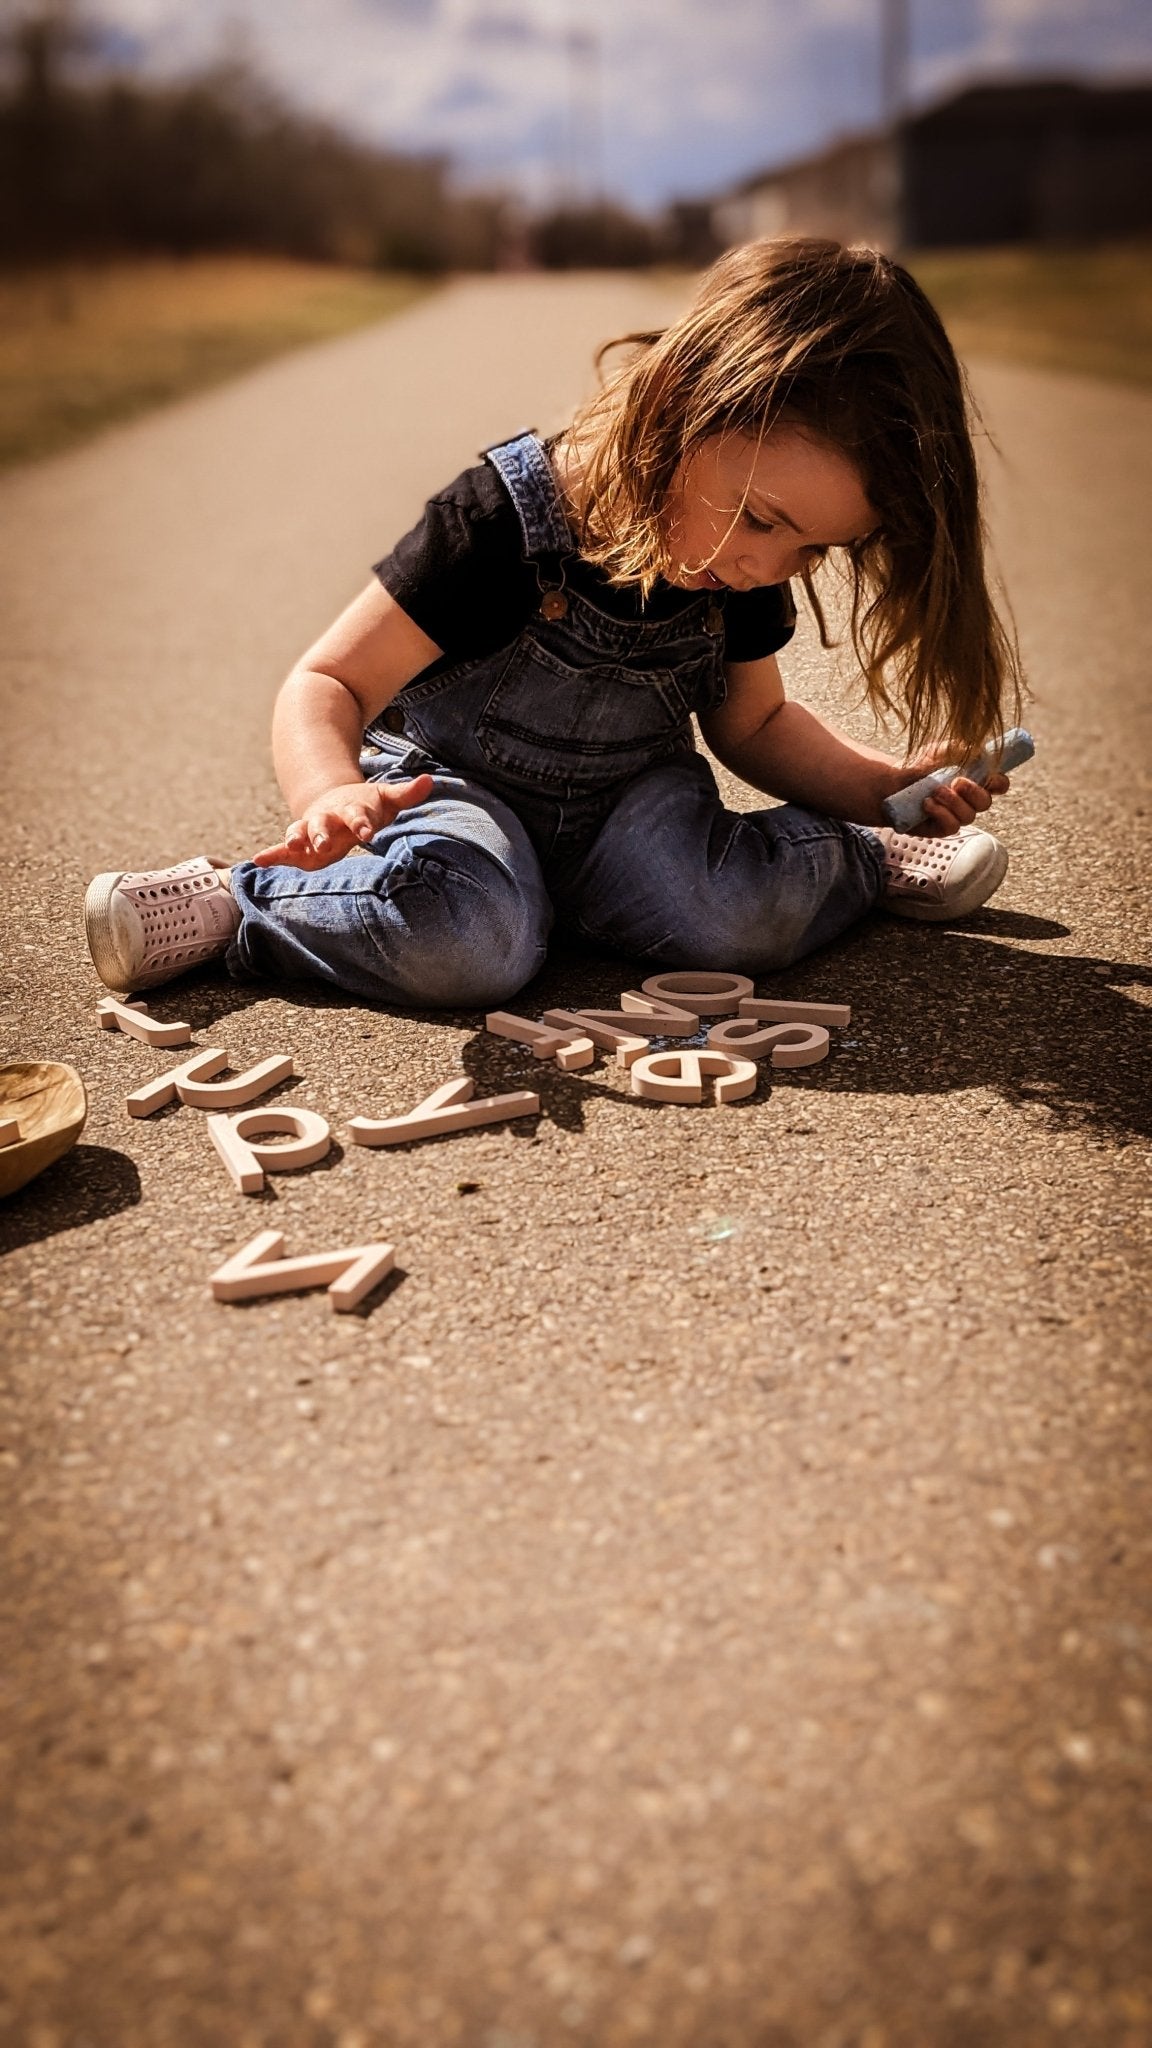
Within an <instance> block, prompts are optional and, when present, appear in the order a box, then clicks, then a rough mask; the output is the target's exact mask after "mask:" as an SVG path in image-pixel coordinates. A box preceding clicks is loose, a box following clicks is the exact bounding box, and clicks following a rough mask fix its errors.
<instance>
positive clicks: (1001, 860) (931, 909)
mask: <svg viewBox="0 0 1152 2048" xmlns="http://www.w3.org/2000/svg"><path fill="white" fill-rule="evenodd" d="M876 836H877V838H879V839H882V840H883V841H884V873H885V884H884V898H883V902H882V905H881V908H882V909H884V910H891V911H894V912H895V914H896V916H897V917H919V918H924V919H931V920H933V921H935V922H938V923H942V922H943V921H944V919H945V918H949V917H964V916H965V915H966V913H967V912H968V911H970V910H979V908H980V905H981V904H982V903H987V901H988V898H989V897H990V896H994V895H995V894H996V891H997V889H998V888H999V887H1000V884H1001V882H1002V881H1003V880H1004V877H1005V875H1006V874H1007V872H1008V848H1007V847H1006V846H1002V845H1001V844H1000V841H999V840H998V839H994V838H993V836H992V834H991V832H982V831H981V830H980V827H979V826H978V825H962V826H961V827H960V830H959V832H955V833H952V834H950V836H949V837H948V838H947V839H927V838H921V837H920V836H919V835H917V834H913V833H911V832H896V831H894V830H893V828H892V826H891V825H884V826H882V827H881V828H880V830H879V831H878V833H877V835H876Z"/></svg>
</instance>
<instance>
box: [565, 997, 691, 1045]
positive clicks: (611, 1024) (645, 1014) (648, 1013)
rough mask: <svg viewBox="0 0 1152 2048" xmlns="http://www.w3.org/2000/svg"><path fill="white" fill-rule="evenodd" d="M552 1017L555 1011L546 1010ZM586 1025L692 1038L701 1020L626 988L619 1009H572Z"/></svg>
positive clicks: (642, 1034) (637, 1034) (634, 1034)
mask: <svg viewBox="0 0 1152 2048" xmlns="http://www.w3.org/2000/svg"><path fill="white" fill-rule="evenodd" d="M548 1014H549V1015H550V1016H554V1015H555V1012H554V1011H549V1013H548ZM572 1014H573V1016H576V1017H580V1018H581V1019H582V1020H583V1022H584V1023H585V1025H586V1026H588V1027H589V1028H590V1027H591V1026H592V1025H593V1024H603V1025H606V1026H607V1027H608V1029H609V1030H613V1031H623V1032H624V1033H625V1034H626V1035H627V1036H628V1037H629V1038H641V1037H643V1038H691V1037H692V1035H693V1033H694V1032H696V1031H699V1029H700V1019H699V1018H698V1017H695V1016H693V1014H692V1012H691V1010H677V1009H674V1008H673V1006H672V1004H671V1003H657V1002H653V1001H652V999H651V997H649V996H642V995H638V994H637V993H636V992H635V991H634V990H632V989H625V991H624V994H623V995H622V996H621V998H620V1008H619V1009H618V1010H575V1011H573V1012H572Z"/></svg>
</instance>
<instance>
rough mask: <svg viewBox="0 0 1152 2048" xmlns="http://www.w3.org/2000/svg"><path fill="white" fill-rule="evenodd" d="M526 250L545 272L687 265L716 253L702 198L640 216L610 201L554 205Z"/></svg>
mask: <svg viewBox="0 0 1152 2048" xmlns="http://www.w3.org/2000/svg"><path fill="white" fill-rule="evenodd" d="M529 242H530V248H531V251H532V254H533V256H534V257H535V260H536V262H537V263H539V264H542V265H543V267H544V268H545V269H546V270H581V269H586V268H587V269H606V270H617V269H628V270H635V269H641V268H643V267H644V266H646V265H648V264H653V263H679V264H688V265H691V266H697V265H702V264H705V263H710V262H711V261H712V258H713V257H714V256H717V255H719V253H720V246H721V245H720V243H719V242H718V241H717V240H716V237H715V234H714V232H713V229H712V218H711V209H710V208H709V207H708V206H707V205H706V204H705V203H704V202H694V201H685V200H678V201H674V202H673V204H672V205H671V206H670V207H669V208H668V210H667V212H666V213H665V214H664V215H663V216H662V217H661V218H659V219H656V220H645V219H642V218H641V217H640V216H639V215H638V214H634V213H630V212H628V211H627V209H626V208H624V207H622V206H615V205H613V204H612V203H611V202H609V201H604V202H601V203H600V204H599V205H595V206H566V207H558V208H557V209H556V211H555V212H553V213H546V214H543V215H542V216H541V217H540V218H539V219H538V220H536V221H535V222H534V223H533V225H532V227H531V230H530V237H529Z"/></svg>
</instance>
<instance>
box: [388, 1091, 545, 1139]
mask: <svg viewBox="0 0 1152 2048" xmlns="http://www.w3.org/2000/svg"><path fill="white" fill-rule="evenodd" d="M475 1092H476V1083H475V1081H474V1080H473V1079H472V1077H471V1075H470V1074H458V1075H457V1076H456V1079H455V1080H453V1081H445V1082H444V1083H443V1084H442V1085H441V1086H440V1087H439V1088H434V1089H433V1091H432V1093H431V1095H429V1096H427V1097H426V1098H425V1100H424V1101H423V1102H420V1103H417V1105H416V1108H415V1109H410V1110H409V1111H408V1113H407V1115H406V1116H387V1117H381V1118H376V1117H370V1116H354V1117H353V1118H352V1120H351V1122H350V1123H349V1125H348V1129H349V1130H350V1132H351V1133H352V1142H353V1144H356V1145H409V1144H411V1142H412V1140H413V1139H414V1138H438V1137H440V1136H441V1134H442V1133H443V1132H445V1131H467V1130H471V1129H472V1127H473V1125H475V1124H504V1123H509V1122H510V1121H511V1119H512V1118H513V1117H517V1116H537V1115H539V1111H540V1097H539V1096H538V1095H534V1094H533V1092H532V1090H531V1089H530V1088H521V1089H519V1090H517V1091H516V1092H515V1093H514V1094H511V1095H486V1096H484V1097H483V1098H482V1099H481V1100H480V1101H479V1102H474V1101H473V1100H472V1098H473V1096H474V1095H475Z"/></svg>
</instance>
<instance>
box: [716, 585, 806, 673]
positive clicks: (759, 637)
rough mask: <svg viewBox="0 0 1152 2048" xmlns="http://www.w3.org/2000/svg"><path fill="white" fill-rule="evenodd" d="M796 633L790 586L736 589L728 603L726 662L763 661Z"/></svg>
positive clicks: (726, 605)
mask: <svg viewBox="0 0 1152 2048" xmlns="http://www.w3.org/2000/svg"><path fill="white" fill-rule="evenodd" d="M795 631H796V605H795V601H794V599H793V596H792V588H791V585H790V584H788V583H769V584H765V585H764V587H763V588H762V589H760V590H734V591H733V592H732V593H731V595H730V596H728V597H727V598H726V599H725V600H724V659H725V661H761V660H762V659H763V657H764V656H765V655H766V654H775V653H776V651H777V649H778V648H780V647H783V646H785V645H786V644H787V642H788V641H789V640H790V639H791V638H792V635H793V633H794V632H795Z"/></svg>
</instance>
